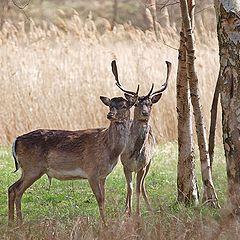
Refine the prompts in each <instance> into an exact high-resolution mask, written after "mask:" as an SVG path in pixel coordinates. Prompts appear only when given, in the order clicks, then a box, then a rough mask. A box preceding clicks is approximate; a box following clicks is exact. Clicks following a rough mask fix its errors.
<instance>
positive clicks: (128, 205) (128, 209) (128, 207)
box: [123, 167, 133, 216]
mask: <svg viewBox="0 0 240 240" xmlns="http://www.w3.org/2000/svg"><path fill="white" fill-rule="evenodd" d="M123 170H124V174H125V178H126V181H127V197H126V203H125V213H127V214H128V215H129V216H131V214H132V192H133V184H132V172H131V171H129V170H128V169H127V168H126V167H123Z"/></svg>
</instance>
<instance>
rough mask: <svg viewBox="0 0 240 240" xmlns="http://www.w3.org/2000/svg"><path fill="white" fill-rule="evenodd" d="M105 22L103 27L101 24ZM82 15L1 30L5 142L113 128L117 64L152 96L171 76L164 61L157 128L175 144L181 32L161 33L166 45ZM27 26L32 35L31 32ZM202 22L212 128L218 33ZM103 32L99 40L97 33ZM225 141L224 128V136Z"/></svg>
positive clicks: (0, 107)
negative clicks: (108, 103) (109, 105)
mask: <svg viewBox="0 0 240 240" xmlns="http://www.w3.org/2000/svg"><path fill="white" fill-rule="evenodd" d="M101 24H102V25H101ZM101 24H97V23H94V22H93V21H92V20H90V19H88V20H86V21H85V22H83V21H82V20H81V19H80V17H79V16H78V14H77V13H75V14H73V16H72V17H71V18H70V19H68V20H66V19H64V18H58V19H56V21H55V23H54V24H53V23H51V22H45V21H42V22H41V24H38V25H36V24H35V23H34V21H31V22H30V23H28V24H27V26H25V23H24V22H23V21H22V22H18V23H13V22H11V21H10V20H9V21H6V22H5V24H4V25H3V29H2V31H1V32H0V49H1V50H0V85H1V88H0V95H1V104H0V112H1V115H0V116H1V117H0V133H1V134H0V142H1V143H3V144H7V143H10V142H11V141H12V140H13V138H14V137H15V136H17V135H19V134H22V133H24V132H27V131H31V130H34V129H37V128H57V129H84V128H92V127H98V126H107V125H108V122H107V120H106V114H107V111H108V110H107V109H106V107H104V106H103V105H102V104H101V102H100V101H99V96H100V95H106V96H108V97H113V96H121V95H122V93H121V92H120V91H119V90H118V88H117V87H116V86H115V84H114V78H113V75H112V73H111V67H110V64H111V61H112V60H113V58H116V59H117V64H118V68H119V76H120V79H121V82H122V83H123V85H124V86H125V87H126V88H129V89H132V90H134V89H136V86H137V84H138V83H139V84H140V93H141V94H146V93H147V92H148V90H149V88H150V86H151V83H152V82H153V83H154V84H155V87H156V89H157V88H159V87H160V86H161V84H162V83H163V82H164V80H165V77H166V66H165V60H168V61H171V62H172V63H173V71H172V74H171V78H170V83H169V87H168V89H167V91H166V92H165V93H164V94H163V97H162V100H161V102H160V103H158V104H156V105H155V106H154V107H153V108H154V109H153V114H152V120H151V121H152V125H153V130H154V132H155V135H156V136H157V139H158V141H162V142H165V141H172V140H175V139H176V138H177V115H176V90H175V88H176V72H177V59H178V51H177V50H176V49H173V48H172V47H169V46H173V47H175V48H178V41H179V37H178V31H177V29H176V28H175V27H174V26H173V27H170V26H169V27H166V28H162V27H161V28H160V34H161V39H160V41H158V42H157V41H156V40H155V38H154V35H153V33H151V32H148V31H147V32H145V33H144V32H142V31H141V30H139V29H135V28H133V27H132V26H131V25H127V24H125V25H117V26H116V27H115V28H114V29H113V31H109V28H108V24H107V21H105V22H104V21H103V22H102V23H101ZM26 27H27V28H28V33H26V31H25V30H26ZM205 27H206V25H204V22H203V21H202V22H201V21H200V20H199V22H198V28H197V29H198V33H197V34H196V50H197V60H196V65H197V66H196V67H197V73H198V76H199V81H200V93H201V97H202V104H203V110H204V115H205V117H206V119H205V120H206V123H207V126H208V125H209V121H208V120H209V114H210V104H211V99H212V96H213V90H214V86H215V82H216V78H217V74H218V45H217V39H216V33H215V32H210V31H208V30H206V28H205ZM100 28H101V34H100V32H99V29H100ZM218 136H220V130H219V132H218Z"/></svg>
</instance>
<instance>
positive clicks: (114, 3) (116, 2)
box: [112, 0, 118, 29]
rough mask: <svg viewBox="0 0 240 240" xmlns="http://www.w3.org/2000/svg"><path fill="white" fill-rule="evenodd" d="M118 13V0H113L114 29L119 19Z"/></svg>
mask: <svg viewBox="0 0 240 240" xmlns="http://www.w3.org/2000/svg"><path fill="white" fill-rule="evenodd" d="M117 13H118V0H113V20H112V29H113V27H114V26H115V24H116V21H117Z"/></svg>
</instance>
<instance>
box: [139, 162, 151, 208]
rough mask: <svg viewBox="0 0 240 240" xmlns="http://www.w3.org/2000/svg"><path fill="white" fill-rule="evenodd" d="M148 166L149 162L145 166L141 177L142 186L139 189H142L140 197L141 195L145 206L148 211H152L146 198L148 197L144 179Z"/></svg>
mask: <svg viewBox="0 0 240 240" xmlns="http://www.w3.org/2000/svg"><path fill="white" fill-rule="evenodd" d="M150 165H151V161H150V162H149V164H148V165H147V166H146V170H145V173H144V176H143V180H142V186H141V188H142V195H143V198H144V201H145V204H146V206H147V209H148V211H152V207H151V204H150V202H149V198H148V195H147V192H146V187H145V177H146V175H147V174H148V170H149V167H150Z"/></svg>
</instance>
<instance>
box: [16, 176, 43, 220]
mask: <svg viewBox="0 0 240 240" xmlns="http://www.w3.org/2000/svg"><path fill="white" fill-rule="evenodd" d="M41 176H42V174H41V173H39V172H38V173H36V174H34V173H33V172H31V175H29V176H28V175H27V174H24V175H23V177H22V179H21V182H19V184H18V185H16V187H15V204H16V213H17V222H18V223H22V211H21V201H22V195H23V193H24V192H25V191H26V190H27V189H28V188H29V187H30V186H31V185H32V184H33V183H34V182H35V181H36V180H37V179H39V178H40V177H41Z"/></svg>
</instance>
